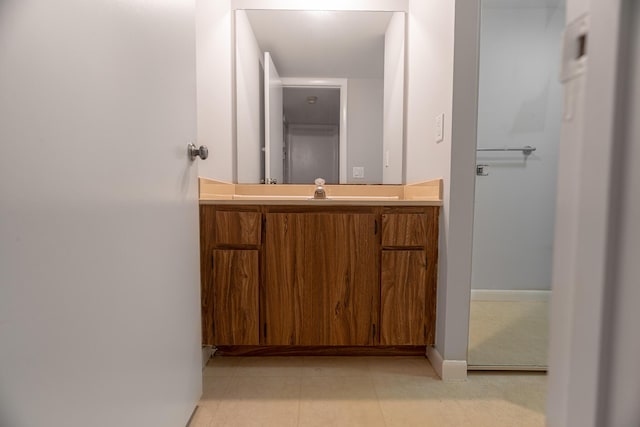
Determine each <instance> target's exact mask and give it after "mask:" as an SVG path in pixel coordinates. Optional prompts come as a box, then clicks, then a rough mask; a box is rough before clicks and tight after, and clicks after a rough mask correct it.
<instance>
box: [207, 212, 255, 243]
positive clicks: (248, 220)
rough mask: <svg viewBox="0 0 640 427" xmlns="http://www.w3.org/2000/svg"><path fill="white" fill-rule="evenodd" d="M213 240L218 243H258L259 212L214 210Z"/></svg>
mask: <svg viewBox="0 0 640 427" xmlns="http://www.w3.org/2000/svg"><path fill="white" fill-rule="evenodd" d="M213 221H214V224H215V242H216V244H218V245H259V244H260V241H261V236H262V227H261V225H262V214H261V213H260V212H234V211H222V210H216V212H215V217H214V220H213Z"/></svg>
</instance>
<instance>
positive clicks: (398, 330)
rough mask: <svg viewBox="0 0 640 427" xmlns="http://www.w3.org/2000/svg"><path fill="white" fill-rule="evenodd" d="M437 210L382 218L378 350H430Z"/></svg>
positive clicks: (397, 211) (393, 211) (399, 211)
mask: <svg viewBox="0 0 640 427" xmlns="http://www.w3.org/2000/svg"><path fill="white" fill-rule="evenodd" d="M438 213H439V209H438V208H437V207H419V208H418V207H416V208H408V207H407V208H385V209H384V211H383V214H382V266H381V282H380V293H381V309H380V313H381V314H380V319H381V324H380V344H381V345H431V344H433V343H434V338H435V310H436V284H437V283H436V282H437V262H438Z"/></svg>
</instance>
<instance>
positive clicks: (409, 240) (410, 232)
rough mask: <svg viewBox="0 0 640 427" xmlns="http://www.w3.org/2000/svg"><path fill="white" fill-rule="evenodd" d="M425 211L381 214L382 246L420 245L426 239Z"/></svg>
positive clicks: (426, 219) (426, 217) (422, 244)
mask: <svg viewBox="0 0 640 427" xmlns="http://www.w3.org/2000/svg"><path fill="white" fill-rule="evenodd" d="M427 222H428V215H427V214H426V213H385V214H383V215H382V246H384V247H392V246H396V247H420V246H424V245H425V243H426V241H427V228H428V224H427Z"/></svg>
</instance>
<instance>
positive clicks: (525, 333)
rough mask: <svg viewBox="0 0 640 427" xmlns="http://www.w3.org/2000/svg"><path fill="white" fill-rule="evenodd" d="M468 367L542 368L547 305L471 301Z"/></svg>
mask: <svg viewBox="0 0 640 427" xmlns="http://www.w3.org/2000/svg"><path fill="white" fill-rule="evenodd" d="M470 316H471V317H470V321H469V365H475V366H546V365H547V353H548V348H549V302H548V301H471V313H470Z"/></svg>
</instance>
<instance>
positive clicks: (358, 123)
mask: <svg viewBox="0 0 640 427" xmlns="http://www.w3.org/2000/svg"><path fill="white" fill-rule="evenodd" d="M382 92H383V79H349V84H348V91H347V93H348V94H347V99H348V105H347V122H348V124H349V125H348V127H347V133H348V135H347V183H349V184H379V183H381V182H382V95H383V93H382ZM354 166H362V167H364V179H360V178H354V177H353V167H354ZM399 182H400V181H398V183H399Z"/></svg>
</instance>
